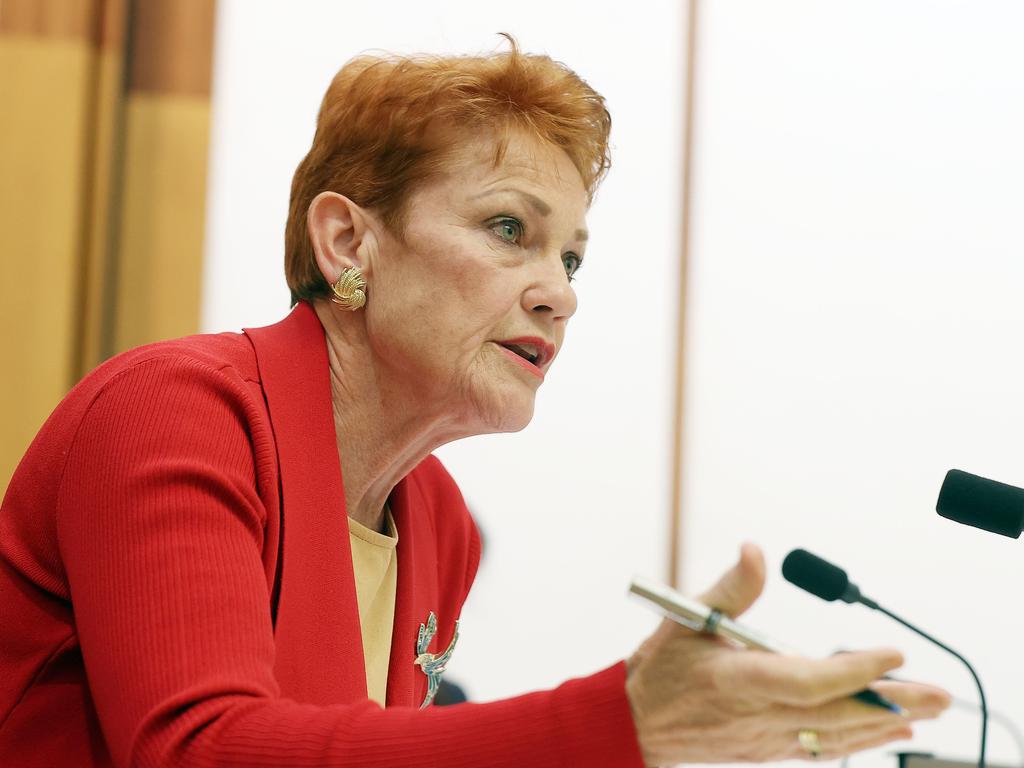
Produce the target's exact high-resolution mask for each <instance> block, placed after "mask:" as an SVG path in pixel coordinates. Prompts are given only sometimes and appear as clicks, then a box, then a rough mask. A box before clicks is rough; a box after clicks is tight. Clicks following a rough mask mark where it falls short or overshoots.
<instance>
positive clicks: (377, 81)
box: [285, 35, 611, 302]
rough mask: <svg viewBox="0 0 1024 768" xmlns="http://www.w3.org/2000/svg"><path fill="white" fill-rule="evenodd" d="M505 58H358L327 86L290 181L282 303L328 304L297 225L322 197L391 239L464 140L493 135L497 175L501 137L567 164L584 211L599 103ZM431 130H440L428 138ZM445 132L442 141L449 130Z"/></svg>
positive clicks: (568, 73)
mask: <svg viewBox="0 0 1024 768" xmlns="http://www.w3.org/2000/svg"><path fill="white" fill-rule="evenodd" d="M504 37H505V38H506V39H507V40H508V41H509V43H510V44H511V50H509V51H507V52H502V53H496V54H492V55H486V56H409V57H402V56H391V55H384V56H369V55H364V56H359V57H357V58H354V59H352V60H351V61H349V62H348V63H347V64H345V66H343V67H342V68H341V70H340V71H339V72H338V74H337V75H335V77H334V80H333V81H332V82H331V85H330V87H329V88H328V89H327V93H326V95H325V96H324V100H323V103H322V104H321V106H320V113H319V115H318V117H317V125H316V134H315V136H314V137H313V146H312V147H311V148H310V150H309V153H308V154H307V155H306V157H305V158H304V159H303V160H302V162H301V163H299V166H298V168H297V169H296V170H295V176H294V178H293V179H292V191H291V201H290V203H289V210H288V222H287V225H286V227H285V274H286V276H287V280H288V287H289V288H290V289H291V292H292V301H293V302H295V301H298V300H300V299H305V300H312V299H315V298H319V297H322V296H328V295H330V286H329V285H328V284H327V281H326V280H325V279H324V278H323V275H321V274H320V271H319V269H318V268H317V265H316V261H315V259H314V258H313V249H312V245H311V243H310V240H309V232H308V229H307V223H306V215H307V211H308V210H309V206H310V204H311V203H312V201H313V198H315V197H316V196H317V195H318V194H320V193H321V192H324V191H327V190H330V191H334V192H338V193H339V194H343V195H345V196H346V197H348V198H349V199H350V200H352V201H353V202H354V203H356V204H357V205H360V206H362V207H364V208H367V209H370V210H373V211H375V212H376V213H377V214H378V215H380V216H381V218H382V221H383V223H384V225H385V227H387V229H388V231H389V232H390V233H392V234H394V235H396V236H398V237H399V238H401V237H402V233H403V230H404V223H405V222H404V214H405V209H404V205H405V203H406V201H407V200H408V197H409V195H410V194H411V193H412V192H413V191H414V190H415V189H416V188H417V186H419V185H422V184H423V183H424V182H425V181H427V180H429V179H431V178H432V177H434V176H436V175H437V174H438V173H441V172H443V171H444V168H445V163H446V161H447V160H448V157H449V154H450V153H451V152H452V151H453V150H454V149H455V148H456V146H457V145H458V138H459V134H460V133H461V132H464V131H479V130H490V131H493V132H494V133H495V135H496V137H497V145H496V152H495V158H494V161H495V164H496V165H497V164H499V163H500V162H501V159H502V157H503V154H504V151H505V149H506V147H507V142H508V138H509V135H510V134H511V132H513V131H525V132H527V133H528V134H529V135H532V136H535V137H537V138H538V139H541V140H543V141H547V142H550V143H551V144H554V145H555V146H557V147H560V148H561V149H562V150H564V151H565V153H566V154H567V155H568V157H569V159H570V160H571V161H572V163H573V165H574V166H575V167H576V170H577V171H578V172H579V174H580V177H581V178H582V179H583V184H584V187H585V189H586V193H587V201H588V204H589V203H590V202H593V197H594V193H595V192H596V190H597V186H598V184H599V183H600V182H601V179H602V178H603V177H604V175H605V174H606V173H607V171H608V168H609V167H610V165H611V159H610V156H609V148H608V137H609V133H610V131H611V115H610V114H609V113H608V110H607V108H606V106H605V101H604V98H603V97H602V96H601V95H600V94H598V93H597V92H596V91H595V90H594V89H592V88H591V87H590V86H589V85H587V83H586V82H585V81H584V80H583V79H582V78H580V77H579V76H578V75H577V74H576V73H575V72H573V71H572V70H571V69H569V68H568V67H567V66H565V65H564V64H562V63H560V62H557V61H554V60H552V59H551V58H550V57H548V56H540V55H532V54H524V53H522V52H521V51H520V50H519V47H518V46H517V44H516V41H515V40H514V39H513V38H512V37H511V36H509V35H504ZM437 129H440V130H437ZM453 129H454V130H453Z"/></svg>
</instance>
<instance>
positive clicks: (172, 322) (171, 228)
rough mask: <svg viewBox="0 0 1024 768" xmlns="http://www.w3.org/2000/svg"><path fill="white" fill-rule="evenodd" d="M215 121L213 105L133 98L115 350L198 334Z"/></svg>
mask: <svg viewBox="0 0 1024 768" xmlns="http://www.w3.org/2000/svg"><path fill="white" fill-rule="evenodd" d="M209 123H210V105H209V101H208V100H207V99H202V98H195V97H190V96H154V95H146V94H138V95H134V96H132V97H131V98H130V99H129V103H128V109H127V116H126V133H127V136H126V138H127V143H126V147H125V166H124V167H125V176H124V189H123V202H122V209H121V230H120V231H121V236H120V241H121V242H120V263H119V275H118V290H117V308H118V314H117V330H116V336H115V345H116V348H117V350H123V349H127V348H129V347H133V346H137V345H139V344H144V343H148V342H151V341H156V340H159V339H166V338H171V337H174V336H182V335H185V334H189V333H195V332H196V331H197V330H198V328H199V298H200V288H201V278H202V257H203V221H204V216H205V199H206V154H207V147H208V142H209Z"/></svg>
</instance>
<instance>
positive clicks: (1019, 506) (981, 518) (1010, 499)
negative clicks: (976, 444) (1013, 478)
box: [935, 469, 1024, 539]
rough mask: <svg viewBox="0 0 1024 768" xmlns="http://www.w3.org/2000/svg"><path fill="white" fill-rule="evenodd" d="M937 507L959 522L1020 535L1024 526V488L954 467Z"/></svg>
mask: <svg viewBox="0 0 1024 768" xmlns="http://www.w3.org/2000/svg"><path fill="white" fill-rule="evenodd" d="M935 511H936V512H938V513H939V514H940V515H942V516H943V517H946V518H949V519H950V520H955V521H956V522H958V523H963V524H964V525H972V526H974V527H975V528H982V529H984V530H986V531H992V533H999V534H1002V535H1003V536H1009V537H1010V538H1013V539H1016V538H1017V537H1019V536H1020V533H1021V529H1024V490H1022V489H1020V488H1015V487H1014V486H1012V485H1006V484H1005V483H997V482H996V481H995V480H988V479H986V478H984V477H978V476H977V475H972V474H971V473H969V472H962V471H961V470H959V469H951V470H949V472H947V473H946V479H945V480H944V481H943V483H942V490H941V491H939V501H938V503H937V504H936V505H935Z"/></svg>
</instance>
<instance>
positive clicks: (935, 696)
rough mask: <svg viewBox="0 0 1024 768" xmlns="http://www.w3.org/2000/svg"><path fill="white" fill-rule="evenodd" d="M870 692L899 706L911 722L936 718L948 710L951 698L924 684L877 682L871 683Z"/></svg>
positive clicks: (892, 681) (890, 681)
mask: <svg viewBox="0 0 1024 768" xmlns="http://www.w3.org/2000/svg"><path fill="white" fill-rule="evenodd" d="M871 688H872V690H874V691H875V692H877V693H878V694H879V695H881V696H884V697H885V698H887V699H889V701H891V702H893V703H894V704H899V705H900V706H901V707H903V708H904V709H905V710H907V713H908V714H909V716H910V718H911V719H913V720H923V719H927V718H932V717H938V716H939V715H940V714H942V713H943V712H944V711H945V710H947V709H948V708H949V705H950V703H951V702H952V697H951V696H950V695H949V693H947V692H946V691H944V690H942V689H941V688H936V687H935V686H934V685H926V684H924V683H914V682H906V681H899V682H897V681H895V680H879V681H878V682H877V683H872V685H871Z"/></svg>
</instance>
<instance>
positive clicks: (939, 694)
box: [779, 682, 950, 730]
mask: <svg viewBox="0 0 1024 768" xmlns="http://www.w3.org/2000/svg"><path fill="white" fill-rule="evenodd" d="M871 687H872V688H873V689H874V690H876V691H877V692H878V693H879V694H881V695H882V696H884V697H885V698H887V699H889V701H891V702H893V703H894V704H898V705H899V706H901V707H903V709H904V712H905V714H902V715H901V714H897V713H895V712H891V711H890V710H887V709H883V708H881V707H876V706H873V705H871V704H865V703H864V702H862V701H858V700H857V699H854V698H851V697H849V696H846V697H843V698H840V699H836V700H835V701H830V702H828V703H827V704H822V705H821V706H818V707H810V708H807V707H792V706H789V707H783V708H781V709H780V710H779V717H780V718H781V720H782V721H783V722H785V723H787V724H790V725H797V726H800V727H804V728H817V729H826V730H828V729H837V728H838V729H842V728H855V727H861V726H871V727H875V726H881V727H889V728H902V727H906V726H907V725H908V724H909V723H911V722H913V721H915V720H926V719H930V718H933V717H938V716H939V715H940V714H942V712H943V711H944V710H945V709H946V708H947V707H948V706H949V701H950V698H949V694H948V693H946V692H945V691H943V690H942V689H941V688H935V687H934V686H930V685H923V684H920V683H893V682H889V683H886V684H885V685H882V684H881V683H879V684H878V685H872V686H871Z"/></svg>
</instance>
